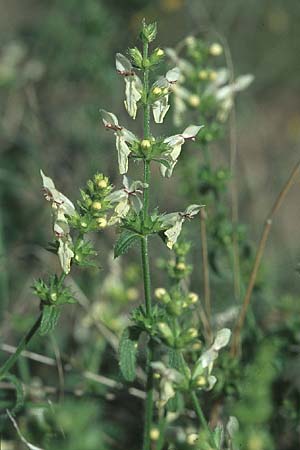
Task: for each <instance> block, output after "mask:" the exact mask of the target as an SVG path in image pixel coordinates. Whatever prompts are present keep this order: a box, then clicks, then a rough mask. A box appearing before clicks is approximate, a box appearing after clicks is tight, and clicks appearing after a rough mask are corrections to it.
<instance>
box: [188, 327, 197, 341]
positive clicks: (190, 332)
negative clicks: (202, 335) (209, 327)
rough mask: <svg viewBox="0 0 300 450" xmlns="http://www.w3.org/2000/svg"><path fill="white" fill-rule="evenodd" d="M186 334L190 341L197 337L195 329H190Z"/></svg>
mask: <svg viewBox="0 0 300 450" xmlns="http://www.w3.org/2000/svg"><path fill="white" fill-rule="evenodd" d="M187 334H188V335H189V337H190V338H191V339H195V338H196V337H197V336H198V331H197V330H196V328H193V327H191V328H189V329H188V330H187Z"/></svg>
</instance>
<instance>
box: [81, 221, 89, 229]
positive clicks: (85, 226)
mask: <svg viewBox="0 0 300 450" xmlns="http://www.w3.org/2000/svg"><path fill="white" fill-rule="evenodd" d="M80 225H81V226H82V228H87V226H88V225H87V223H86V222H83V221H82V222H80Z"/></svg>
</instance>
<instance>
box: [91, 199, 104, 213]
mask: <svg viewBox="0 0 300 450" xmlns="http://www.w3.org/2000/svg"><path fill="white" fill-rule="evenodd" d="M92 208H93V209H94V210H95V211H100V209H101V208H102V205H101V203H100V202H97V201H96V202H93V203H92Z"/></svg>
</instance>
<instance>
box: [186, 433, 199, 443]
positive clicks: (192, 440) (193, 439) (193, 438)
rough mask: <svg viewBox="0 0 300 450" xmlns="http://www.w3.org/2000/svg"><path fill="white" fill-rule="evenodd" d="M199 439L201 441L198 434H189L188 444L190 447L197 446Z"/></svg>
mask: <svg viewBox="0 0 300 450" xmlns="http://www.w3.org/2000/svg"><path fill="white" fill-rule="evenodd" d="M198 439H199V436H198V434H196V433H190V434H188V436H187V438H186V443H187V444H188V445H195V444H196V442H197V440H198Z"/></svg>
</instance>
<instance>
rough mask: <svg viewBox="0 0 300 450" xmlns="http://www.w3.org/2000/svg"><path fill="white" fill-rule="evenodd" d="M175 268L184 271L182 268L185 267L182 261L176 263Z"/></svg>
mask: <svg viewBox="0 0 300 450" xmlns="http://www.w3.org/2000/svg"><path fill="white" fill-rule="evenodd" d="M176 269H177V270H180V271H184V270H185V269H186V265H185V264H184V262H179V263H178V264H177V265H176Z"/></svg>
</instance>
